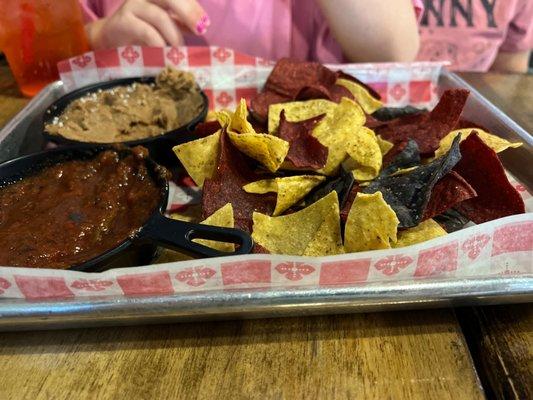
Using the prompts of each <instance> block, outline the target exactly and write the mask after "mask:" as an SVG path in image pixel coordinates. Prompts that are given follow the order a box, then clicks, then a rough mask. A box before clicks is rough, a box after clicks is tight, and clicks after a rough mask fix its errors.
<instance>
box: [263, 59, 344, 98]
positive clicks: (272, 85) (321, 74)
mask: <svg viewBox="0 0 533 400" xmlns="http://www.w3.org/2000/svg"><path fill="white" fill-rule="evenodd" d="M336 80H337V75H336V74H335V72H333V71H331V70H330V69H329V68H326V67H325V66H323V65H322V64H320V63H317V62H301V61H296V60H291V59H289V58H282V59H281V60H279V61H278V62H277V63H276V65H275V66H274V69H273V70H272V72H271V73H270V75H269V76H268V79H267V81H266V83H265V89H267V90H271V91H274V92H276V93H278V94H280V95H282V96H287V97H290V98H292V99H294V98H295V97H296V95H297V94H298V92H299V91H300V89H301V88H303V87H305V86H313V85H317V84H319V85H323V86H325V87H329V86H331V85H333V84H334V83H335V81H336Z"/></svg>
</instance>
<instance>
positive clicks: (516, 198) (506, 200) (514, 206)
mask: <svg viewBox="0 0 533 400" xmlns="http://www.w3.org/2000/svg"><path fill="white" fill-rule="evenodd" d="M460 148H461V155H462V158H461V160H460V161H459V162H458V163H457V165H456V166H455V167H454V171H456V172H457V173H459V175H461V176H462V177H463V178H464V179H465V180H466V181H467V182H468V183H469V184H470V185H471V186H472V187H473V188H474V190H475V191H476V192H477V197H474V198H472V199H469V200H466V201H463V202H461V203H460V204H458V205H457V207H456V209H457V210H458V211H459V212H460V213H461V214H463V215H464V216H465V217H467V218H469V219H470V220H471V221H473V222H475V223H476V224H481V223H483V222H487V221H491V220H494V219H498V218H503V217H506V216H508V215H515V214H522V213H525V205H524V200H522V197H521V196H520V194H519V193H518V192H517V191H516V189H515V188H514V187H513V185H511V183H510V182H509V180H508V179H507V176H506V174H505V170H504V168H503V165H502V163H501V162H500V159H499V158H498V155H497V154H496V153H495V152H494V150H492V149H491V148H490V147H489V146H487V145H486V144H485V143H484V142H483V141H482V140H481V139H480V138H479V136H478V135H477V134H476V133H473V134H471V135H469V136H468V137H467V138H466V139H465V140H463V141H462V142H461V147H460Z"/></svg>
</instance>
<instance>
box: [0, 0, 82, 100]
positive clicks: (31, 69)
mask: <svg viewBox="0 0 533 400" xmlns="http://www.w3.org/2000/svg"><path fill="white" fill-rule="evenodd" d="M2 3H3V4H2V12H1V13H0V49H2V51H3V52H4V53H5V55H6V57H7V61H8V63H9V66H10V67H11V71H12V72H13V76H14V77H15V80H16V81H17V83H18V85H19V88H20V91H21V92H22V94H24V95H25V96H28V97H31V96H34V95H35V94H36V93H37V92H39V91H40V90H41V89H42V88H43V87H44V86H46V85H47V84H49V83H50V82H53V81H55V80H56V79H58V77H59V75H58V72H57V63H58V62H59V61H61V60H64V59H66V58H69V57H72V56H75V55H77V54H81V53H83V52H85V51H88V50H89V45H88V42H87V37H86V36H85V29H84V26H83V18H82V15H81V10H80V6H79V4H78V1H77V0H9V1H4V2H2Z"/></svg>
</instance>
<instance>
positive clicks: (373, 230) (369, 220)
mask: <svg viewBox="0 0 533 400" xmlns="http://www.w3.org/2000/svg"><path fill="white" fill-rule="evenodd" d="M399 223H400V221H399V220H398V217H396V214H395V213H394V211H393V209H392V208H391V207H390V206H389V205H388V204H387V203H386V202H385V200H383V195H382V194H381V192H376V193H373V194H365V193H357V196H356V197H355V200H354V202H353V204H352V208H351V209H350V212H349V213H348V218H347V220H346V226H345V228H344V248H345V249H346V251H347V252H349V253H350V252H357V251H366V250H378V249H389V248H391V242H392V243H395V242H396V240H397V239H396V234H397V231H398V224H399Z"/></svg>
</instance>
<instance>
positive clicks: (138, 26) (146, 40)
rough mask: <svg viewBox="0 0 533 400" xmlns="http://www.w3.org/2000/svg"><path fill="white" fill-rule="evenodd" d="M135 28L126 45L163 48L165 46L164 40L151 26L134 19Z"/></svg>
mask: <svg viewBox="0 0 533 400" xmlns="http://www.w3.org/2000/svg"><path fill="white" fill-rule="evenodd" d="M134 23H135V27H134V28H133V31H132V32H131V36H130V37H129V42H130V43H128V44H138V45H141V46H153V47H163V46H165V45H166V42H165V39H163V37H162V36H161V34H160V33H159V32H158V31H157V29H155V28H154V27H153V26H152V25H150V24H148V23H146V22H145V21H143V20H141V19H138V18H135V21H134Z"/></svg>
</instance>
